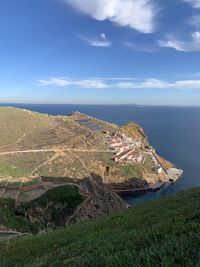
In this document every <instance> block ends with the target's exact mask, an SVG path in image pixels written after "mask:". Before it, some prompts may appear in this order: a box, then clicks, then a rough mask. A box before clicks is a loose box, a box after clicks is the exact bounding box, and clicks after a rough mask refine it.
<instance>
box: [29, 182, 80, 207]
mask: <svg viewBox="0 0 200 267" xmlns="http://www.w3.org/2000/svg"><path fill="white" fill-rule="evenodd" d="M51 201H53V202H60V203H67V204H68V207H69V209H74V208H75V207H76V206H77V205H78V204H80V203H81V202H82V201H83V197H82V196H81V195H80V193H79V192H78V188H77V187H76V186H72V185H64V186H59V187H56V188H53V189H50V190H48V191H47V192H46V193H45V194H44V195H42V196H41V197H39V198H37V199H34V200H32V201H30V202H28V203H25V204H24V208H25V209H28V208H32V207H37V206H45V205H47V204H48V203H49V202H51Z"/></svg>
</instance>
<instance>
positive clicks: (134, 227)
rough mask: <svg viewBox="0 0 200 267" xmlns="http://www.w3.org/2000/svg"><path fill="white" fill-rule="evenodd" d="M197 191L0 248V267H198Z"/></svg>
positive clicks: (199, 193) (199, 198) (199, 214)
mask: <svg viewBox="0 0 200 267" xmlns="http://www.w3.org/2000/svg"><path fill="white" fill-rule="evenodd" d="M199 207H200V189H193V190H190V191H185V192H182V193H179V194H177V195H176V196H173V197H165V198H162V199H160V200H157V201H153V202H149V203H147V204H143V205H141V206H139V207H137V208H131V209H129V210H124V211H123V212H120V213H116V214H113V215H110V216H107V217H104V218H101V219H97V220H91V221H89V222H87V223H83V224H77V225H73V226H71V227H70V228H68V229H67V230H60V231H56V232H54V233H51V234H48V235H46V236H45V238H44V236H38V237H26V238H22V239H18V240H15V241H12V242H10V244H5V243H1V244H0V262H1V267H4V266H6V267H8V266H12V267H14V266H20V267H21V266H26V267H33V266H35V267H36V266H43V267H45V266H46V267H47V266H52V267H53V266H59V267H60V266H70V267H73V266H74V267H94V266H99V267H100V266H101V267H103V266H106V267H113V266H116V267H120V266H121V267H124V266H133V267H134V266H135V267H155V266H159V267H172V266H177V267H178V266H180V267H194V266H200V208H199Z"/></svg>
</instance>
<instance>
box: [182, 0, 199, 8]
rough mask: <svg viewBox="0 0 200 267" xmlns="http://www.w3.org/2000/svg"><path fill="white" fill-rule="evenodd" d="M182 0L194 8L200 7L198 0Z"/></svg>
mask: <svg viewBox="0 0 200 267" xmlns="http://www.w3.org/2000/svg"><path fill="white" fill-rule="evenodd" d="M183 1H184V2H186V3H189V4H191V5H192V6H193V7H194V8H200V0H183Z"/></svg>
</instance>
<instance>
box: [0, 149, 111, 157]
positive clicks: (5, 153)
mask: <svg viewBox="0 0 200 267" xmlns="http://www.w3.org/2000/svg"><path fill="white" fill-rule="evenodd" d="M67 151H72V152H85V153H110V151H109V150H97V149H76V148H63V149H29V150H16V151H8V152H0V156H5V155H13V154H22V153H24V154H25V153H40V152H55V153H59V152H67Z"/></svg>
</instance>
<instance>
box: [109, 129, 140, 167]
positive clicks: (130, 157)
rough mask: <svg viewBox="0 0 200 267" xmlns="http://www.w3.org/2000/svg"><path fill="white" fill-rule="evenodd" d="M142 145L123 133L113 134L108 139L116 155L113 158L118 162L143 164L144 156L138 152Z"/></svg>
mask: <svg viewBox="0 0 200 267" xmlns="http://www.w3.org/2000/svg"><path fill="white" fill-rule="evenodd" d="M141 145H142V143H141V142H140V141H138V140H135V139H133V138H131V137H128V136H126V135H125V134H122V133H119V132H118V133H113V134H112V135H111V136H110V137H109V138H108V146H109V148H110V149H111V150H112V151H113V152H114V153H115V155H114V156H113V157H112V159H113V160H114V161H117V162H127V163H135V164H141V163H142V160H143V156H142V154H141V153H139V152H137V149H136V148H138V147H140V146H141Z"/></svg>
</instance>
